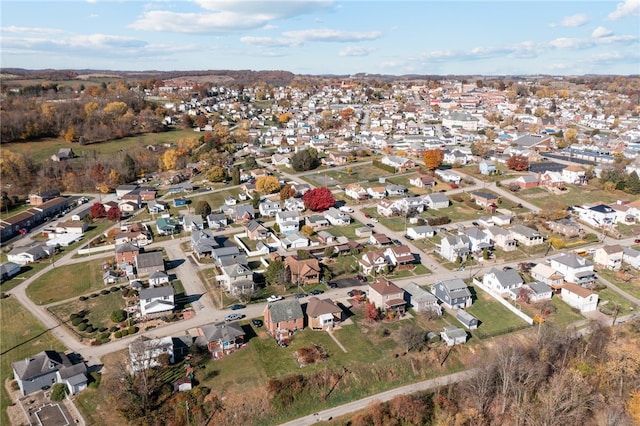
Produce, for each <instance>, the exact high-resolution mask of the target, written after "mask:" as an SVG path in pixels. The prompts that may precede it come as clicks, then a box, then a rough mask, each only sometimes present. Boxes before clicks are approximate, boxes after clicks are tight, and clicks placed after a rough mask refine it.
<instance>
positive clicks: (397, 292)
mask: <svg viewBox="0 0 640 426" xmlns="http://www.w3.org/2000/svg"><path fill="white" fill-rule="evenodd" d="M404 297H405V296H404V290H403V289H401V288H400V287H398V286H397V285H395V284H394V283H392V282H391V281H389V280H387V279H386V278H384V277H379V278H376V280H375V281H374V282H373V283H369V291H368V298H369V301H370V302H371V303H373V304H374V305H375V307H376V308H378V309H380V310H381V311H382V312H386V311H395V312H396V313H399V314H403V313H404V311H405V306H406V302H405V300H404Z"/></svg>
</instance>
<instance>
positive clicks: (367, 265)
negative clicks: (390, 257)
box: [358, 250, 389, 275]
mask: <svg viewBox="0 0 640 426" xmlns="http://www.w3.org/2000/svg"><path fill="white" fill-rule="evenodd" d="M358 265H359V266H360V269H361V270H362V272H363V273H364V274H366V275H373V274H376V273H380V272H384V271H385V270H386V269H387V268H388V267H389V264H388V263H387V258H386V256H385V255H384V252H383V251H382V250H370V251H368V252H366V253H363V254H362V256H361V257H360V259H358Z"/></svg>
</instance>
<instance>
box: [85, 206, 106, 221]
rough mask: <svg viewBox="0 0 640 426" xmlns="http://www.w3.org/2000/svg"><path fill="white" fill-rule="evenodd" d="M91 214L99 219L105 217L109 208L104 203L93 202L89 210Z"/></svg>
mask: <svg viewBox="0 0 640 426" xmlns="http://www.w3.org/2000/svg"><path fill="white" fill-rule="evenodd" d="M89 214H90V215H91V217H92V218H94V219H97V218H99V217H105V216H106V215H107V210H106V209H105V208H104V204H102V203H93V205H92V206H91V209H90V210H89Z"/></svg>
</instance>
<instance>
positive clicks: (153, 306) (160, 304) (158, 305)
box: [139, 285, 175, 317]
mask: <svg viewBox="0 0 640 426" xmlns="http://www.w3.org/2000/svg"><path fill="white" fill-rule="evenodd" d="M139 296H140V314H141V315H142V316H143V317H144V316H147V315H154V314H165V313H166V312H170V311H173V310H174V309H175V299H174V297H175V291H174V290H173V286H170V285H167V286H164V287H150V288H143V289H141V290H140V292H139Z"/></svg>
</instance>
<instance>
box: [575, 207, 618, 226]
mask: <svg viewBox="0 0 640 426" xmlns="http://www.w3.org/2000/svg"><path fill="white" fill-rule="evenodd" d="M573 209H574V211H575V212H576V213H577V214H578V218H579V219H580V220H582V221H584V222H586V223H588V224H589V225H591V226H594V227H596V228H611V227H613V226H614V225H615V223H616V220H617V219H616V218H617V212H616V211H615V210H614V209H612V208H611V207H610V206H607V205H606V204H597V205H595V206H591V207H588V206H574V207H573Z"/></svg>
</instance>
